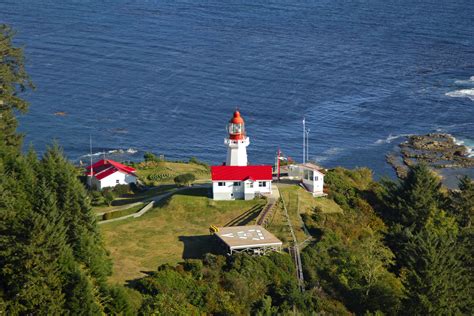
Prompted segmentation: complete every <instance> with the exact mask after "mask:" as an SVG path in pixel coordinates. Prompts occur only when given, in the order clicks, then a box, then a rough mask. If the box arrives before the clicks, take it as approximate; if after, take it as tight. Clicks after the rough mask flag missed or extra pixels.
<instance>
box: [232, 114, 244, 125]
mask: <svg viewBox="0 0 474 316" xmlns="http://www.w3.org/2000/svg"><path fill="white" fill-rule="evenodd" d="M229 123H233V124H244V119H243V118H242V116H240V112H239V111H235V112H234V116H233V117H232V119H231V120H230V121H229Z"/></svg>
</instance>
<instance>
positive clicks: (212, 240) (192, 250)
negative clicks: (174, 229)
mask: <svg viewBox="0 0 474 316" xmlns="http://www.w3.org/2000/svg"><path fill="white" fill-rule="evenodd" d="M179 241H181V242H182V243H183V246H184V247H183V255H182V258H183V259H202V258H204V255H205V254H207V253H212V254H222V252H223V251H222V247H220V245H219V243H218V241H217V240H216V237H214V236H212V235H199V236H179Z"/></svg>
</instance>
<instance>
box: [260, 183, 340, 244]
mask: <svg viewBox="0 0 474 316" xmlns="http://www.w3.org/2000/svg"><path fill="white" fill-rule="evenodd" d="M279 189H280V194H281V197H282V198H283V201H284V202H285V205H286V208H287V210H288V215H289V217H290V221H291V224H292V225H293V230H294V232H295V236H296V239H297V241H298V242H302V241H304V240H305V239H306V238H308V235H307V234H306V233H305V231H304V227H303V221H302V219H301V216H300V214H303V213H309V214H311V213H312V212H313V211H314V208H315V207H319V208H320V209H321V210H322V212H323V213H342V209H341V208H340V206H339V205H338V204H337V203H336V202H334V201H333V200H331V199H328V198H325V197H319V198H314V197H313V196H312V195H311V194H309V193H308V192H306V191H305V190H304V189H303V188H301V187H299V186H296V185H291V186H290V185H283V186H279ZM268 229H269V230H271V231H272V232H273V233H274V234H275V235H276V236H277V237H278V238H280V239H281V240H282V241H283V242H284V243H286V242H288V241H291V233H290V230H289V228H288V224H287V219H286V217H285V215H284V212H283V209H282V207H280V208H277V209H276V212H274V216H273V218H272V220H271V222H270V225H269V226H268Z"/></svg>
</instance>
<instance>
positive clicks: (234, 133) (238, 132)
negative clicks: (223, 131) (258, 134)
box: [227, 111, 245, 140]
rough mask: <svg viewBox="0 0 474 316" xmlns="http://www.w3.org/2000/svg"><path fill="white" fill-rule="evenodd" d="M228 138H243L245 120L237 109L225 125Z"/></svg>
mask: <svg viewBox="0 0 474 316" xmlns="http://www.w3.org/2000/svg"><path fill="white" fill-rule="evenodd" d="M227 129H228V132H229V139H233V140H240V139H245V122H244V119H243V118H242V116H240V112H239V111H235V112H234V115H233V117H232V118H231V119H230V121H229V124H228V126H227Z"/></svg>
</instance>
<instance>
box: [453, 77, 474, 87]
mask: <svg viewBox="0 0 474 316" xmlns="http://www.w3.org/2000/svg"><path fill="white" fill-rule="evenodd" d="M454 83H455V84H459V85H471V84H474V76H471V77H470V78H469V79H468V80H456V81H454Z"/></svg>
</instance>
